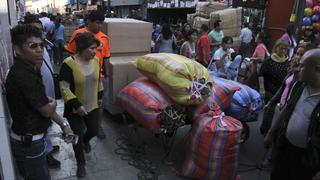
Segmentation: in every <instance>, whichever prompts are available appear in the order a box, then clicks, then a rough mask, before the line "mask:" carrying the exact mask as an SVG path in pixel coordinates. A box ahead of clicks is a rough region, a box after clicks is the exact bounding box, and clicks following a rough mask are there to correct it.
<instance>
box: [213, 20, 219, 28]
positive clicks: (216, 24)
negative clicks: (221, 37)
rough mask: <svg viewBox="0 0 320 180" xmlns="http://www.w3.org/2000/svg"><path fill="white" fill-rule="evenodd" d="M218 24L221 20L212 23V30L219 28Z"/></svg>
mask: <svg viewBox="0 0 320 180" xmlns="http://www.w3.org/2000/svg"><path fill="white" fill-rule="evenodd" d="M220 23H221V20H216V21H215V22H214V23H213V27H214V28H217V27H220Z"/></svg>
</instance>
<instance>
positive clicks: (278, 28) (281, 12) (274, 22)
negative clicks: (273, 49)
mask: <svg viewBox="0 0 320 180" xmlns="http://www.w3.org/2000/svg"><path fill="white" fill-rule="evenodd" d="M293 4H294V0H269V2H268V4H267V8H266V14H265V17H266V21H265V22H266V27H267V28H268V29H269V32H270V34H271V39H272V41H273V42H275V41H276V40H277V39H278V38H280V37H281V35H282V34H283V33H284V32H285V29H286V26H287V24H288V23H289V20H290V15H291V12H292V8H293Z"/></svg>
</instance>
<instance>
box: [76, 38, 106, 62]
mask: <svg viewBox="0 0 320 180" xmlns="http://www.w3.org/2000/svg"><path fill="white" fill-rule="evenodd" d="M75 43H76V52H77V54H79V55H80V56H83V57H84V59H87V60H90V59H92V58H93V57H94V56H95V54H96V50H97V46H99V45H100V41H99V40H98V39H96V38H95V36H94V34H92V33H91V32H84V33H79V34H78V35H77V36H76V38H75Z"/></svg>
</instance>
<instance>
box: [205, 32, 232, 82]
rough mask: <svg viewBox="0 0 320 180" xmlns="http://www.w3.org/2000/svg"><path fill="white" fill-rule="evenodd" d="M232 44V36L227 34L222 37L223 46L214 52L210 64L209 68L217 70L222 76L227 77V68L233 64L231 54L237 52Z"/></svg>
mask: <svg viewBox="0 0 320 180" xmlns="http://www.w3.org/2000/svg"><path fill="white" fill-rule="evenodd" d="M232 45H233V39H232V37H230V36H225V37H224V38H223V39H222V44H221V47H220V48H219V49H218V50H217V51H216V52H215V53H214V56H213V58H212V60H211V62H210V66H209V67H208V69H209V70H211V71H214V72H216V73H217V75H218V76H220V77H226V68H227V67H228V66H229V65H230V64H231V60H232V56H231V55H232V54H233V53H235V51H234V49H233V48H232Z"/></svg>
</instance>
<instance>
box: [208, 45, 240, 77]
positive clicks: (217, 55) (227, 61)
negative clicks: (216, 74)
mask: <svg viewBox="0 0 320 180" xmlns="http://www.w3.org/2000/svg"><path fill="white" fill-rule="evenodd" d="M234 52H235V51H234V49H232V48H230V49H227V51H224V50H223V48H222V47H221V48H219V49H218V50H217V51H216V52H215V53H214V56H213V59H212V60H213V62H212V64H213V63H214V62H215V61H220V60H221V58H222V56H223V55H224V54H225V53H227V54H228V55H227V56H226V57H225V58H224V62H223V64H224V65H225V66H228V65H229V64H230V63H231V60H232V58H231V53H234ZM222 68H223V67H221V68H220V69H222ZM220 69H217V70H218V71H219V70H220Z"/></svg>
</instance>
